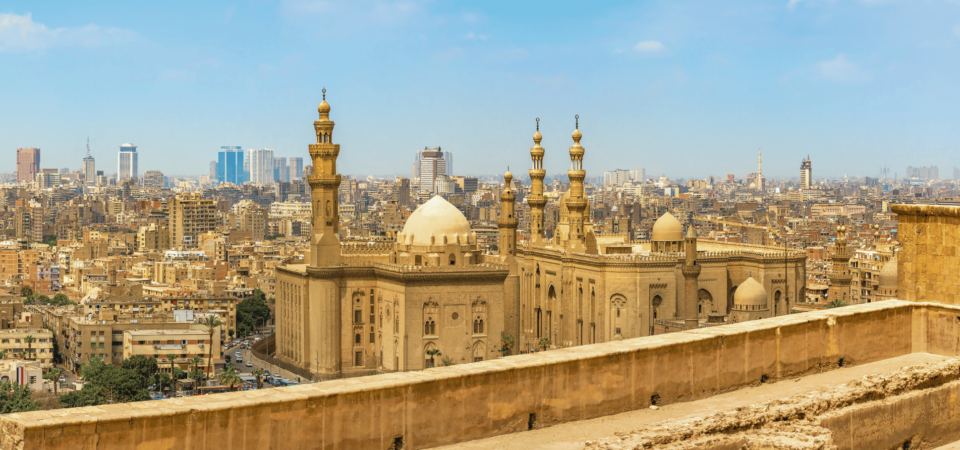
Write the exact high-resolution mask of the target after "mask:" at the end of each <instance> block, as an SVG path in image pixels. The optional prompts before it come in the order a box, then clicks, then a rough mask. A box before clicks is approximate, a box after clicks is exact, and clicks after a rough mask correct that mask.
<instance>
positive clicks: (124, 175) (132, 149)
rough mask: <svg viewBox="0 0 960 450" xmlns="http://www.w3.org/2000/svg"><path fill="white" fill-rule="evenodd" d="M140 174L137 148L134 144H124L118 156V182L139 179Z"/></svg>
mask: <svg viewBox="0 0 960 450" xmlns="http://www.w3.org/2000/svg"><path fill="white" fill-rule="evenodd" d="M139 176H140V172H139V171H138V170H137V146H136V145H133V144H123V145H121V146H120V153H119V154H118V155H117V181H118V182H119V181H123V180H129V179H131V178H137V177H139Z"/></svg>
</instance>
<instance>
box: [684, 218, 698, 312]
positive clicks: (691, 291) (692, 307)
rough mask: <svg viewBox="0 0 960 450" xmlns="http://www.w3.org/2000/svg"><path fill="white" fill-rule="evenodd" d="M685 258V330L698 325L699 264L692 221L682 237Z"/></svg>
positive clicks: (695, 231)
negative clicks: (685, 234) (684, 236)
mask: <svg viewBox="0 0 960 450" xmlns="http://www.w3.org/2000/svg"><path fill="white" fill-rule="evenodd" d="M684 249H685V252H686V258H685V259H684V261H683V269H682V270H681V271H682V272H683V281H684V302H683V305H684V306H683V318H684V321H683V322H684V324H683V325H684V326H683V328H684V329H685V330H695V329H697V327H698V326H699V323H700V320H699V318H698V314H697V313H698V311H697V304H698V303H699V296H700V284H699V282H698V278H699V277H700V265H699V264H697V230H696V229H695V228H694V225H693V223H691V224H690V225H688V226H687V237H686V238H684Z"/></svg>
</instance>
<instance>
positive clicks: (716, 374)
mask: <svg viewBox="0 0 960 450" xmlns="http://www.w3.org/2000/svg"><path fill="white" fill-rule="evenodd" d="M957 315H958V311H957V310H955V309H953V308H947V307H943V306H939V305H932V304H926V303H911V302H902V301H895V300H893V301H887V302H879V303H871V304H866V305H857V306H850V307H845V308H838V309H833V310H828V311H819V312H810V313H804V314H793V315H789V316H784V317H777V318H772V319H767V320H762V321H754V322H748V323H740V324H732V325H725V326H718V327H712V328H709V329H699V330H693V331H688V332H682V333H672V334H668V335H662V336H653V337H646V338H639V339H631V340H624V341H618V342H610V343H604V344H595V345H585V346H579V347H573V348H567V349H561V350H555V351H548V352H542V353H537V354H528V355H516V356H511V357H507V358H502V359H497V360H492V361H484V362H480V363H475V364H463V365H456V366H452V367H443V368H437V369H429V370H424V371H419V372H403V373H392V374H384V375H377V376H371V377H363V378H354V379H346V380H335V381H326V382H322V383H317V384H310V385H301V386H293V387H287V388H276V389H265V390H260V391H248V392H238V393H228V394H216V395H210V396H204V397H192V398H182V399H170V400H158V401H148V402H140V403H132V404H124V405H106V406H99V407H86V408H75V409H63V410H56V411H50V412H42V411H39V412H30V413H21V414H8V415H4V416H3V417H0V427H2V437H0V449H20V448H27V449H33V448H36V449H67V448H98V449H101V448H191V449H217V450H219V449H222V448H231V449H238V450H240V449H258V450H259V449H263V448H285V449H308V448H330V449H334V448H340V449H355V448H376V449H385V448H390V446H391V445H393V443H394V442H396V440H397V439H400V440H402V442H403V443H404V446H403V448H405V449H413V448H424V447H431V446H436V445H441V444H451V443H456V442H463V441H468V440H473V439H477V438H482V437H486V436H492V435H497V434H505V433H511V432H517V431H523V430H526V429H529V427H536V428H540V427H545V426H550V425H553V424H558V423H562V422H569V421H576V420H583V419H589V418H593V417H599V416H605V415H610V414H616V413H619V412H624V411H629V410H634V409H637V408H644V407H647V406H649V405H650V404H651V402H659V403H661V404H663V403H672V402H681V401H688V400H693V399H698V398H704V397H709V396H711V395H714V394H716V393H719V392H724V391H729V390H735V389H738V388H740V387H743V386H746V385H751V384H756V383H761V382H764V381H768V380H771V379H776V378H785V377H793V376H798V375H801V374H805V373H810V372H813V371H823V370H830V369H832V368H836V367H838V365H839V364H840V363H841V359H842V360H843V361H845V362H846V363H850V364H858V363H866V362H872V361H878V360H882V359H887V358H891V357H895V356H900V355H904V354H908V353H911V352H914V351H929V352H933V353H941V352H942V353H943V354H949V355H955V354H956V351H957V347H956V331H957V330H956V327H957V326H958V325H957V323H956V322H957V320H956V316H957ZM950 334H952V335H953V339H952V342H953V346H951V345H950V336H949V335H950ZM918 341H919V342H918ZM84 446H87V447H84Z"/></svg>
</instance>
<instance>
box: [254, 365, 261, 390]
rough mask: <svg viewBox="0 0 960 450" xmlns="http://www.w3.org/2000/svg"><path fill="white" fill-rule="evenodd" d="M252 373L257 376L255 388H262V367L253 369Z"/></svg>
mask: <svg viewBox="0 0 960 450" xmlns="http://www.w3.org/2000/svg"><path fill="white" fill-rule="evenodd" d="M253 375H254V376H255V377H257V389H263V369H257V370H254V371H253Z"/></svg>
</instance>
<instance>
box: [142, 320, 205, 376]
mask: <svg viewBox="0 0 960 450" xmlns="http://www.w3.org/2000/svg"><path fill="white" fill-rule="evenodd" d="M222 349H223V347H222V346H221V345H220V333H217V332H214V333H213V341H212V342H211V341H210V333H209V332H208V331H206V330H157V329H144V330H127V331H125V332H124V333H123V358H124V359H127V358H131V357H134V356H146V357H148V358H155V359H156V360H157V364H158V365H159V366H160V371H161V372H166V373H170V372H171V370H172V369H171V367H170V366H171V362H172V363H173V366H174V367H179V368H180V369H183V370H190V365H191V359H193V358H194V357H197V356H199V357H201V358H202V359H203V362H202V363H200V365H199V367H200V370H202V371H203V372H204V373H207V374H212V373H213V369H214V368H216V367H217V366H218V365H222V364H223V350H222ZM211 350H212V352H213V354H212V355H211V354H210V352H211ZM169 355H175V357H174V359H173V360H172V361H171V360H170V358H169ZM211 359H212V361H211V362H212V365H213V367H210V366H209V365H207V362H208V361H209V360H211Z"/></svg>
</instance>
